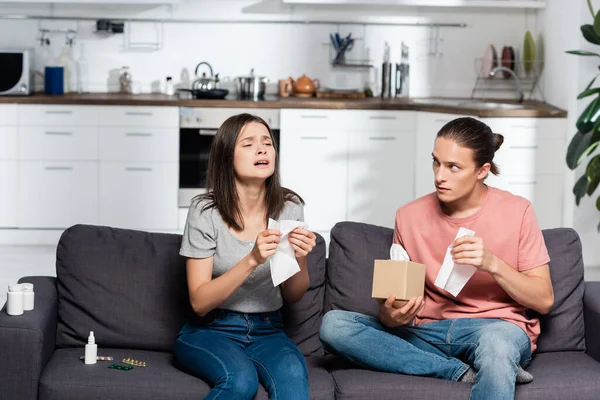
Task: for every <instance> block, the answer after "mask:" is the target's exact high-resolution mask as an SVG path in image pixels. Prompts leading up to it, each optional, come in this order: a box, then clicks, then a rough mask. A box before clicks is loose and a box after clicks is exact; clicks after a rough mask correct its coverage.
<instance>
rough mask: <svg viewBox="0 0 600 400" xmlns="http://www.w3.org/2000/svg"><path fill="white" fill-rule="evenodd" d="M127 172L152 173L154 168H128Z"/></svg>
mask: <svg viewBox="0 0 600 400" xmlns="http://www.w3.org/2000/svg"><path fill="white" fill-rule="evenodd" d="M125 170H126V171H144V172H150V171H152V168H150V167H126V168H125Z"/></svg>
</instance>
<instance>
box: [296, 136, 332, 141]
mask: <svg viewBox="0 0 600 400" xmlns="http://www.w3.org/2000/svg"><path fill="white" fill-rule="evenodd" d="M300 139H302V140H327V136H300Z"/></svg>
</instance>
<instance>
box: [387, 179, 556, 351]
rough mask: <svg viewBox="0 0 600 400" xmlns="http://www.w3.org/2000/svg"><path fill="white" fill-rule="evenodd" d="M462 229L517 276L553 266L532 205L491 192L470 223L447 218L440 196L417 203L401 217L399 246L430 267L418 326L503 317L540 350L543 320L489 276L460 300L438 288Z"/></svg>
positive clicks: (470, 285)
mask: <svg viewBox="0 0 600 400" xmlns="http://www.w3.org/2000/svg"><path fill="white" fill-rule="evenodd" d="M460 227H465V228H467V229H471V230H473V231H475V236H477V237H481V238H483V240H484V243H485V245H486V247H487V249H488V250H489V251H491V252H492V253H493V254H495V255H496V256H497V257H499V258H501V259H502V260H504V261H505V262H506V263H507V264H508V265H510V266H511V267H513V268H514V269H516V270H517V271H520V272H522V271H527V270H529V269H532V268H536V267H540V266H542V265H544V264H547V263H548V262H549V261H550V258H549V256H548V250H547V249H546V245H545V243H544V237H543V236H542V232H541V230H540V227H539V225H538V222H537V219H536V217H535V213H534V212H533V208H532V206H531V203H530V202H529V201H528V200H526V199H524V198H522V197H520V196H516V195H513V194H511V193H509V192H506V191H503V190H500V189H496V188H493V187H488V191H487V195H486V199H485V203H484V204H483V206H482V207H481V208H480V209H479V210H477V212H476V213H475V214H473V215H471V216H469V217H466V218H452V217H449V216H447V215H446V214H444V213H443V212H442V209H441V206H440V203H439V200H438V198H437V195H436V194H435V193H431V194H428V195H426V196H423V197H421V198H419V199H417V200H414V201H412V202H411V203H408V204H406V205H405V206H403V207H401V208H400V209H398V211H397V212H396V226H395V229H394V243H398V244H401V245H402V246H403V247H404V248H405V249H406V251H407V252H408V255H409V256H410V259H411V260H412V261H414V262H417V263H421V264H425V266H426V276H425V307H424V308H423V309H422V310H421V311H420V312H419V313H418V314H417V316H416V317H415V319H414V323H415V325H420V324H424V323H427V322H433V321H438V320H444V319H454V318H500V319H503V320H506V321H509V322H512V323H515V324H517V325H518V326H520V327H521V328H522V329H523V330H524V331H525V332H526V333H527V335H529V338H530V339H531V345H532V352H533V351H535V348H536V341H537V337H538V336H539V334H540V322H539V320H538V319H528V318H527V317H526V316H525V307H523V306H521V305H519V304H517V303H516V302H515V301H514V300H513V299H512V298H511V297H510V296H509V295H508V294H507V293H506V292H505V291H504V289H502V287H501V286H500V285H499V284H498V283H496V281H495V280H494V278H492V276H491V275H490V274H488V273H487V272H481V271H477V272H475V274H474V275H473V276H472V277H471V279H470V280H469V281H468V282H467V284H466V285H465V287H464V288H463V289H462V291H461V292H460V293H459V294H458V296H457V297H456V298H455V297H454V296H453V295H452V294H450V293H448V292H446V291H445V290H443V289H440V288H438V287H437V286H435V284H434V282H435V280H436V277H437V275H438V272H439V270H440V268H441V266H442V262H443V261H444V256H445V255H446V249H447V248H448V246H449V245H450V244H451V243H452V242H453V241H454V239H455V237H456V234H457V233H458V229H459V228H460Z"/></svg>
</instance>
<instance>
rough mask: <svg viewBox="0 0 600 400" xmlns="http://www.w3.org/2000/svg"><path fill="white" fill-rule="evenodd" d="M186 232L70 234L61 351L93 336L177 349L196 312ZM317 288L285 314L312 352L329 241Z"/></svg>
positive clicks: (62, 281) (315, 276) (64, 240)
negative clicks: (188, 274)
mask: <svg viewBox="0 0 600 400" xmlns="http://www.w3.org/2000/svg"><path fill="white" fill-rule="evenodd" d="M180 245H181V235H174V234H163V233H148V232H141V231H133V230H126V229H116V228H108V227H100V226H90V225H76V226H74V227H71V228H69V229H67V230H66V231H65V232H64V233H63V235H62V237H61V239H60V241H59V244H58V249H57V262H56V274H57V282H58V283H57V287H58V330H57V340H56V341H57V344H58V346H59V347H67V346H82V345H83V344H84V343H85V341H86V340H87V337H88V334H89V331H91V330H93V331H94V334H95V336H96V340H97V342H98V344H99V345H100V346H104V347H125V348H136V349H142V350H163V351H169V350H171V348H172V346H173V343H174V342H175V338H176V336H177V333H178V332H179V329H180V328H181V326H182V325H183V323H184V321H185V320H186V318H188V317H190V316H192V315H193V312H192V310H191V307H190V304H189V298H188V290H187V283H186V272H185V259H184V258H183V257H181V256H179V247H180ZM308 268H309V275H310V277H311V280H310V289H309V291H308V292H307V293H306V295H305V298H303V299H302V300H301V301H300V302H299V303H297V304H295V305H293V306H291V307H289V308H287V309H286V310H285V317H286V320H285V324H286V325H287V326H286V333H287V334H288V335H289V336H290V337H291V338H292V340H294V341H295V342H296V343H297V344H298V346H299V348H300V350H301V351H302V352H303V353H304V354H305V355H309V354H313V353H318V352H319V351H320V345H319V342H318V332H319V326H320V323H321V317H322V313H323V296H324V294H323V292H324V290H323V285H324V280H325V243H324V240H323V238H322V237H321V236H318V237H317V246H316V247H315V249H314V250H313V252H312V253H311V254H310V256H309V259H308Z"/></svg>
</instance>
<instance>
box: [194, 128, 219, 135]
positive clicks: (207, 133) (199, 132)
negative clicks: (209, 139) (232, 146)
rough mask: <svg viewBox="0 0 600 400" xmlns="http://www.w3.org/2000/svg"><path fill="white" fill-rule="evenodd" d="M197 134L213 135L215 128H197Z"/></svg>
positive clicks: (215, 131) (215, 132)
mask: <svg viewBox="0 0 600 400" xmlns="http://www.w3.org/2000/svg"><path fill="white" fill-rule="evenodd" d="M198 134H199V135H200V136H215V135H216V134H217V129H198Z"/></svg>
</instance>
